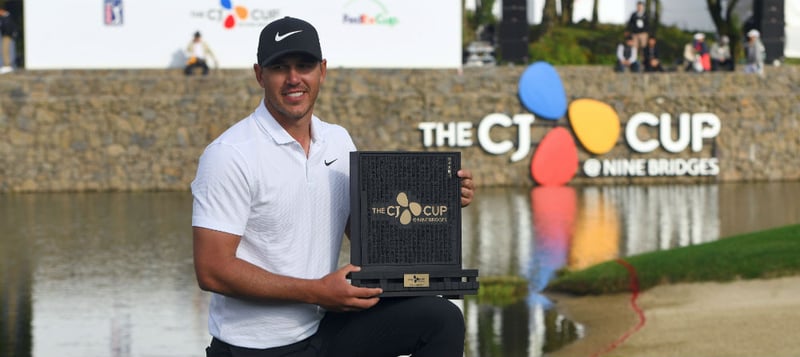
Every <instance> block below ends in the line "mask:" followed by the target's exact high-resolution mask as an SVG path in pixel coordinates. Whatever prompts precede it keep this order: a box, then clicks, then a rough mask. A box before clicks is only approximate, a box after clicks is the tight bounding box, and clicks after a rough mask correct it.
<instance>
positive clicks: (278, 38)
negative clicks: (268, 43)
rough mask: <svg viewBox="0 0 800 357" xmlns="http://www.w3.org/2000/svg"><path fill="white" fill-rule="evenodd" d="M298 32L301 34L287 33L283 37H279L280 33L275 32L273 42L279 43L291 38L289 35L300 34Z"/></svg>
mask: <svg viewBox="0 0 800 357" xmlns="http://www.w3.org/2000/svg"><path fill="white" fill-rule="evenodd" d="M300 32H303V30H297V31H292V32H287V33H285V34H283V35H281V33H280V32H276V33H275V42H281V41H282V40H283V39H284V38H287V37H289V36H291V35H294V34H296V33H300Z"/></svg>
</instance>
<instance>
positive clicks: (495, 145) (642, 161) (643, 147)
mask: <svg viewBox="0 0 800 357" xmlns="http://www.w3.org/2000/svg"><path fill="white" fill-rule="evenodd" d="M518 88H519V90H518V95H519V99H520V102H521V104H522V105H523V107H525V109H527V110H528V111H530V112H531V113H533V114H531V113H519V114H514V115H513V117H511V116H509V115H508V114H505V113H492V114H489V115H486V116H485V117H484V118H483V119H482V120H481V121H480V123H478V127H477V140H478V145H480V147H481V148H482V149H483V150H484V151H486V152H487V153H489V154H492V155H504V154H506V153H508V152H511V151H514V152H513V153H512V154H511V156H510V161H511V162H517V161H520V160H522V159H524V158H526V157H528V154H529V153H530V151H531V148H532V147H533V145H532V138H531V130H532V128H533V123H534V122H535V121H536V119H543V120H546V121H551V122H555V121H558V120H560V119H561V118H563V117H565V116H567V117H568V119H569V126H570V128H571V129H572V134H571V133H570V131H569V130H567V129H566V128H565V127H563V126H555V127H552V128H551V129H549V130H548V132H547V133H546V134H545V135H544V137H543V138H542V139H541V141H539V143H538V145H536V147H535V151H534V152H533V157H532V158H531V165H530V172H531V177H532V178H533V179H534V180H535V181H536V183H538V184H540V185H551V186H555V185H564V184H566V183H568V182H570V181H571V180H572V179H573V178H574V177H575V175H576V174H577V173H578V172H579V171H578V169H579V166H580V162H579V155H578V146H577V145H576V140H575V139H577V142H578V143H579V144H580V145H581V146H582V147H583V149H584V150H585V151H586V153H587V154H588V155H589V157H588V158H587V159H585V160H584V162H583V166H582V169H583V173H584V175H585V176H586V177H615V176H631V177H636V176H648V177H655V176H687V175H688V176H714V175H717V174H719V162H718V159H717V158H716V157H691V158H674V157H671V158H660V157H658V158H657V157H653V155H650V156H649V157H648V158H631V155H630V153H622V158H614V157H612V154H613V153H612V151H613V149H614V148H615V147H617V143H618V142H619V139H620V136H621V134H622V132H623V128H622V125H621V120H620V118H619V115H618V114H617V112H616V111H615V110H614V108H612V107H611V106H610V105H608V104H606V103H604V102H601V101H599V100H595V99H589V98H582V99H576V100H573V101H572V102H569V103H568V102H567V94H566V91H565V90H564V86H563V83H562V81H561V78H560V76H559V75H558V73H557V72H556V70H555V68H554V67H553V66H551V65H550V64H548V63H545V62H536V63H534V64H532V65H530V66H528V67H527V68H526V69H525V71H524V72H523V73H522V75H521V77H520V80H519V85H518ZM677 122H678V123H677V125H673V124H674V122H673V118H672V116H671V115H670V114H668V113H663V114H661V115H660V116H656V115H655V114H652V113H647V112H640V113H636V114H634V115H633V116H631V117H630V118H629V120H628V121H627V123H626V125H625V128H624V137H625V142H626V143H627V144H628V146H629V147H630V149H631V150H632V151H634V152H636V153H641V154H647V153H652V152H655V151H657V150H660V151H661V152H663V153H667V154H676V153H681V152H686V151H688V150H689V149H690V150H691V152H692V153H698V152H702V151H703V147H704V143H705V141H706V140H710V139H714V138H716V136H717V135H719V133H720V128H721V124H720V120H719V118H718V117H717V116H716V115H715V114H712V113H694V114H690V113H680V114H679V115H678V118H677ZM497 127H502V128H511V127H516V128H517V132H518V135H517V140H516V142H515V141H512V140H502V141H496V140H494V138H493V137H492V130H493V129H495V128H497ZM676 127H677V129H676ZM418 129H419V130H421V131H422V145H423V146H425V147H436V146H445V145H449V146H451V147H469V146H472V145H473V140H472V138H473V131H472V130H473V123H472V122H455V123H437V122H423V123H420V124H419V125H418ZM653 131H656V133H655V134H654V133H653ZM573 134H574V136H575V137H574V138H573ZM515 148H516V150H515Z"/></svg>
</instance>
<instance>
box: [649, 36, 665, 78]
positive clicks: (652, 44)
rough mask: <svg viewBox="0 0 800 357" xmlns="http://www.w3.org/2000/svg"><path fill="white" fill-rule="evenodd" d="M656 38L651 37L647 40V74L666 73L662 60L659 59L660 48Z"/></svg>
mask: <svg viewBox="0 0 800 357" xmlns="http://www.w3.org/2000/svg"><path fill="white" fill-rule="evenodd" d="M657 41H658V40H656V38H655V37H654V36H651V37H650V38H648V39H647V47H645V48H644V71H645V72H664V68H663V67H662V66H661V60H660V59H659V58H658V47H657V46H656V42H657Z"/></svg>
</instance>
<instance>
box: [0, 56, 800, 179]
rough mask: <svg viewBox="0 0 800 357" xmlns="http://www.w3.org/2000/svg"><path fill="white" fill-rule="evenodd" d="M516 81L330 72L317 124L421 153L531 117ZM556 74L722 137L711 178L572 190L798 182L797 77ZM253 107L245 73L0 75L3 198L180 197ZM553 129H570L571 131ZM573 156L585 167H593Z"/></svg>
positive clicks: (785, 73)
mask: <svg viewBox="0 0 800 357" xmlns="http://www.w3.org/2000/svg"><path fill="white" fill-rule="evenodd" d="M523 70H524V67H519V66H517V67H492V68H466V69H464V71H463V73H461V74H459V73H458V72H457V71H455V70H353V69H329V75H328V78H327V79H326V82H325V85H324V87H323V92H322V94H321V95H320V99H319V102H318V105H317V108H316V113H317V115H318V116H320V117H321V118H323V119H325V120H327V121H331V122H334V123H339V124H341V125H343V126H344V127H346V128H348V129H349V130H350V133H351V134H352V136H353V138H354V141H355V142H356V145H357V146H358V147H359V148H360V149H362V150H424V148H423V146H422V135H421V131H420V130H419V129H418V128H417V126H418V124H419V123H420V122H425V121H436V122H462V121H467V122H472V123H474V126H477V124H478V123H479V122H480V121H481V120H482V119H483V118H484V117H485V116H486V115H487V114H490V113H495V112H497V113H505V114H507V115H509V116H513V115H514V114H519V113H527V112H528V111H527V110H525V109H524V108H523V107H522V106H521V104H520V101H519V99H518V97H517V85H518V81H519V78H520V75H521V73H522V71H523ZM558 71H559V74H560V76H561V78H562V80H563V83H564V87H565V89H566V92H567V95H568V98H569V100H573V99H577V98H594V99H597V100H600V101H603V102H605V103H608V104H609V105H611V106H612V107H613V108H614V109H615V110H616V111H617V113H618V114H619V116H620V118H621V120H622V121H623V127H624V122H626V121H627V119H628V118H629V117H630V116H632V115H633V114H635V113H638V112H643V111H644V112H651V113H655V114H657V115H658V114H660V113H669V114H671V115H673V116H677V114H678V113H683V112H690V113H697V112H710V113H714V114H716V115H717V116H718V117H719V118H720V119H721V121H722V131H721V133H720V135H719V136H718V137H717V138H716V139H715V140H714V142H713V143H711V144H710V145H708V147H709V148H708V149H707V150H708V151H709V152H708V153H707V154H708V155H714V156H716V157H718V158H719V162H720V173H719V175H718V176H714V177H681V178H669V177H666V178H665V177H661V178H631V177H616V178H604V179H592V178H588V177H584V176H583V175H582V174H580V173H579V174H578V175H577V176H576V178H575V179H574V180H573V181H572V184H628V183H634V184H635V183H663V182H717V181H757V180H758V181H762V180H797V179H800V155H798V148H800V122H799V121H798V120H799V119H800V68H798V67H797V66H784V67H778V68H768V70H767V73H766V75H765V77H764V78H760V77H758V76H755V75H747V74H744V73H708V74H702V75H698V74H691V73H666V74H652V75H650V74H646V75H645V74H617V73H613V72H612V71H611V70H610V69H609V68H605V67H592V66H582V67H559V68H558ZM261 95H262V92H261V89H260V88H259V87H258V85H257V83H256V82H255V80H254V79H253V76H252V71H250V70H229V71H221V72H217V73H214V74H213V75H211V76H209V77H207V78H202V77H188V78H187V77H184V76H182V75H181V74H180V73H179V72H178V71H154V70H142V71H132V70H131V71H29V72H19V73H14V74H10V75H5V76H0V137H2V138H3V140H1V141H0V192H19V191H83V190H186V189H188V187H189V184H190V182H191V180H192V179H193V178H194V175H195V169H196V164H197V158H198V156H199V155H200V153H201V152H202V150H203V148H204V147H205V146H206V145H207V144H208V143H209V142H210V141H211V140H212V139H213V138H214V137H216V136H217V135H219V134H220V133H221V132H222V131H223V130H224V129H225V128H226V127H228V126H229V125H231V124H232V123H234V122H236V121H238V120H239V119H241V118H243V117H244V116H245V115H247V114H249V113H250V112H251V111H252V110H253V108H255V106H256V105H257V104H258V103H259V100H260V98H261ZM540 122H543V121H538V120H537V122H536V123H535V125H536V126H535V127H534V129H533V130H532V138H533V140H534V143H533V145H534V146H535V145H536V141H537V140H541V138H542V137H543V134H544V132H545V130H546V129H548V128H549V127H552V125H550V124H541V125H540ZM559 123H560V124H559V125H565V126H566V125H567V121H566V119H561V120H560V121H559ZM542 125H544V126H542ZM547 125H550V126H547ZM492 133H493V134H492V135H496V136H497V137H496V138H495V140H503V139H511V140H515V138H516V133H515V132H514V130H513V129H511V128H507V130H493V132H492ZM429 150H430V149H429ZM433 150H460V151H461V152H462V161H463V166H465V167H469V168H471V169H472V170H473V172H474V175H475V178H476V180H477V182H478V183H479V185H485V186H492V185H523V186H530V185H533V181H532V179H531V178H530V172H529V170H530V155H529V157H528V158H526V159H524V160H521V161H517V162H513V163H512V162H511V161H510V160H509V156H510V153H509V154H508V155H491V154H488V153H486V152H485V151H484V150H482V149H481V148H480V147H479V146H478V144H477V143H476V144H474V145H473V146H471V147H466V148H448V147H445V148H436V149H433ZM580 152H581V154H580V158H581V160H583V159H585V158H587V157H588V154H586V153H585V152H583V151H580ZM614 153H615V155H617V156H623V157H636V156H637V155H639V156H642V157H647V156H648V155H642V154H634V153H631V152H630V150H629V149H628V148H627V147H626V146H625V145H624V138H621V139H620V143H619V145H617V147H616V148H615V149H614ZM662 154H663V153H662ZM673 155H678V156H680V154H673ZM579 171H580V170H579Z"/></svg>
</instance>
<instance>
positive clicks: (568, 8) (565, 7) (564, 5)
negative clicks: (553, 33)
mask: <svg viewBox="0 0 800 357" xmlns="http://www.w3.org/2000/svg"><path fill="white" fill-rule="evenodd" d="M574 3H575V1H574V0H561V21H560V24H561V25H569V24H571V23H572V13H573V9H574Z"/></svg>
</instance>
